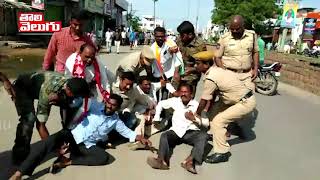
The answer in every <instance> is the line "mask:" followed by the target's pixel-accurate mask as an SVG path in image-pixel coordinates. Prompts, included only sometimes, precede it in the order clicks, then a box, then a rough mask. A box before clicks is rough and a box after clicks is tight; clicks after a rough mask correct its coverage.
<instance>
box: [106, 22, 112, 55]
mask: <svg viewBox="0 0 320 180" xmlns="http://www.w3.org/2000/svg"><path fill="white" fill-rule="evenodd" d="M105 36H106V47H107V53H111V42H112V32H111V30H110V28H108V30H107V32H106V34H105Z"/></svg>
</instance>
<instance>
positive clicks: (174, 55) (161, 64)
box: [151, 27, 183, 100]
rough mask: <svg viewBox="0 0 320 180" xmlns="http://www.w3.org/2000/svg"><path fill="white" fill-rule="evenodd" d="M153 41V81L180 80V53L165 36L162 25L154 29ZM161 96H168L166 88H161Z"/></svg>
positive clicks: (177, 81) (176, 82) (175, 82)
mask: <svg viewBox="0 0 320 180" xmlns="http://www.w3.org/2000/svg"><path fill="white" fill-rule="evenodd" d="M154 34H155V42H154V43H153V44H152V45H151V49H152V50H153V52H154V54H155V56H156V61H154V62H153V63H152V66H151V67H152V74H153V77H154V79H153V82H161V81H169V82H174V84H178V83H179V81H180V74H179V67H180V66H181V65H182V64H183V61H182V55H181V53H180V52H179V51H178V47H177V45H176V43H175V42H174V41H172V40H171V39H167V38H166V30H165V29H164V28H163V27H156V28H155V29H154ZM160 93H161V94H162V97H158V98H159V100H163V99H167V98H168V90H166V88H162V90H161V91H160Z"/></svg>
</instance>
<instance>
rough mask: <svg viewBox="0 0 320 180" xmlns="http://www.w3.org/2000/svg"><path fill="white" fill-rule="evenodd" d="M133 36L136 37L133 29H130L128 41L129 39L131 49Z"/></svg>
mask: <svg viewBox="0 0 320 180" xmlns="http://www.w3.org/2000/svg"><path fill="white" fill-rule="evenodd" d="M135 38H136V33H135V32H134V31H131V32H130V34H129V41H130V49H131V50H132V48H133V43H134V40H135Z"/></svg>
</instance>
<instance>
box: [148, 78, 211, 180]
mask: <svg viewBox="0 0 320 180" xmlns="http://www.w3.org/2000/svg"><path fill="white" fill-rule="evenodd" d="M178 90H179V94H180V97H174V98H170V99H167V100H164V101H160V102H159V103H158V105H157V107H156V113H155V116H154V119H153V121H154V122H158V121H159V120H160V113H161V111H162V109H168V108H173V109H174V113H173V116H172V127H171V128H170V129H169V130H168V131H166V132H164V133H163V134H161V137H160V143H159V152H158V157H157V158H154V157H148V159H147V163H148V164H149V165H150V166H151V167H152V168H154V169H163V170H166V169H169V165H170V157H171V155H172V153H173V149H174V147H175V146H176V145H178V144H181V143H185V144H189V145H192V146H193V148H192V151H191V154H190V155H189V156H188V157H187V158H186V159H185V160H184V161H183V162H182V163H181V166H182V167H183V168H184V169H186V170H187V171H189V172H191V173H193V174H197V171H196V169H195V163H199V164H201V163H202V161H203V154H204V148H205V146H206V144H207V138H208V136H207V133H206V132H205V131H202V130H200V127H208V125H209V120H208V119H207V118H201V119H199V118H197V117H195V116H193V113H194V112H195V111H196V110H197V107H198V105H199V103H198V102H197V101H196V100H193V99H192V90H193V88H192V86H191V85H189V84H180V85H179V88H178ZM189 119H191V120H189Z"/></svg>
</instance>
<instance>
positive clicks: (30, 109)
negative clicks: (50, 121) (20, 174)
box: [12, 75, 37, 163]
mask: <svg viewBox="0 0 320 180" xmlns="http://www.w3.org/2000/svg"><path fill="white" fill-rule="evenodd" d="M27 77H28V76H27V75H24V76H19V78H18V79H17V80H16V81H15V82H14V85H13V87H14V90H15V92H16V100H15V106H16V110H17V113H18V115H19V116H20V118H19V123H18V126H17V129H16V138H15V141H14V146H13V148H12V157H13V161H14V162H15V163H19V162H22V161H23V160H24V159H25V158H26V157H27V156H28V154H29V152H30V141H31V138H32V132H33V127H34V123H35V122H36V120H37V117H36V115H35V109H34V105H33V103H34V97H32V93H30V92H28V91H29V90H28V88H26V87H29V86H31V85H30V84H31V83H32V82H31V81H30V80H29V81H28V80H25V79H27Z"/></svg>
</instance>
